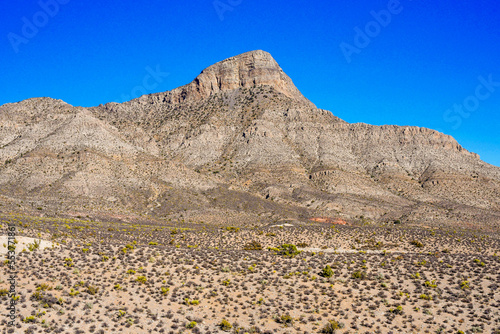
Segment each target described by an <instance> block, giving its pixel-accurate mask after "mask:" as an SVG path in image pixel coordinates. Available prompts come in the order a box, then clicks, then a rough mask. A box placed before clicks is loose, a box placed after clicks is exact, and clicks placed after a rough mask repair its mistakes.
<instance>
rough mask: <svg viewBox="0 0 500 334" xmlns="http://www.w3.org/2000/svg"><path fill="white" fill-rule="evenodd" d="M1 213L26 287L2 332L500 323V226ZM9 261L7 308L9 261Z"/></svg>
mask: <svg viewBox="0 0 500 334" xmlns="http://www.w3.org/2000/svg"><path fill="white" fill-rule="evenodd" d="M1 222H2V231H6V230H7V224H12V223H14V224H15V225H16V227H17V228H16V240H17V241H18V243H17V244H16V249H15V252H16V270H17V272H18V273H17V281H16V294H17V295H18V296H19V299H18V303H17V318H16V327H8V326H7V321H8V319H7V318H6V317H4V318H3V319H2V320H1V322H0V328H1V332H2V333H52V332H53V333H223V332H231V333H334V332H335V333H500V292H499V289H498V287H499V284H500V242H499V241H500V239H499V237H498V234H497V233H491V232H481V231H477V230H472V229H468V230H466V229H452V228H449V227H446V228H441V229H440V228H430V227H419V226H410V225H405V224H404V223H399V222H396V223H388V224H375V223H370V222H356V223H350V224H348V225H334V224H331V223H326V224H325V223H318V222H314V221H303V222H301V221H295V222H292V223H286V224H280V223H275V224H269V225H267V226H216V225H209V224H206V223H203V222H188V221H182V220H180V221H174V220H171V221H166V222H164V223H154V224H150V225H147V224H133V223H130V222H128V223H125V222H117V221H115V222H100V221H93V220H91V219H83V218H80V219H75V218H73V219H56V218H46V217H30V216H23V215H12V214H11V215H4V216H2V218H1ZM30 238H31V239H30ZM6 240H7V238H6V236H4V237H3V239H2V243H3V244H0V247H1V248H2V257H3V258H5V254H6V249H7V245H6ZM37 240H41V243H40V246H39V247H37ZM287 245H288V246H287ZM292 245H293V246H292ZM327 266H328V267H327ZM0 273H1V276H0V277H1V279H0V296H1V297H0V300H1V302H2V304H1V305H2V307H3V309H4V310H3V312H2V314H6V308H7V305H8V303H9V294H8V289H9V286H10V285H9V284H8V282H7V280H6V277H8V274H9V266H8V261H5V260H2V263H1V266H0Z"/></svg>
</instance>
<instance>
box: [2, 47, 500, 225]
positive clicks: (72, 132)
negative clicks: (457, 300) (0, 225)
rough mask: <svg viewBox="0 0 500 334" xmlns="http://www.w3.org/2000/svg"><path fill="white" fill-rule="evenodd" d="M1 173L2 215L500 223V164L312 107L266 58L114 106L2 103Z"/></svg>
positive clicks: (245, 57)
mask: <svg viewBox="0 0 500 334" xmlns="http://www.w3.org/2000/svg"><path fill="white" fill-rule="evenodd" d="M0 165H1V167H0V189H1V194H2V196H3V197H2V199H3V201H2V202H3V206H2V207H0V211H9V210H11V211H16V210H22V211H30V210H32V211H35V212H39V211H41V212H42V213H43V214H47V215H63V214H74V215H76V214H78V215H90V216H103V217H111V216H117V217H120V218H121V219H127V217H129V218H130V217H135V218H137V217H144V216H145V215H146V218H145V219H169V218H171V217H178V216H180V215H182V216H183V217H184V218H186V219H190V220H205V221H207V220H209V221H214V222H221V223H229V222H232V223H242V222H247V221H249V222H255V221H262V222H264V221H268V220H277V219H298V220H306V219H308V218H310V217H313V216H318V215H321V216H328V217H342V218H345V219H347V220H350V221H354V220H357V221H360V220H367V219H369V220H373V221H393V220H402V221H404V222H408V223H425V224H472V225H477V226H481V227H488V228H491V227H494V226H498V224H499V222H500V168H498V167H495V166H492V165H489V164H487V163H485V162H483V161H481V160H480V159H479V157H478V156H477V155H476V154H474V153H470V152H468V151H467V150H465V149H464V148H462V147H461V146H460V145H459V144H458V143H457V142H456V141H455V140H454V139H453V138H452V137H450V136H447V135H445V134H442V133H439V132H436V131H433V130H429V129H425V128H419V127H407V126H405V127H400V126H372V125H367V124H349V123H346V122H344V121H343V120H341V119H339V118H337V117H335V116H334V115H333V114H332V113H331V112H329V111H326V110H321V109H318V108H316V107H315V106H314V105H313V104H312V103H311V102H310V101H308V100H307V99H306V98H305V97H304V96H303V95H302V94H301V93H300V92H299V91H298V90H297V88H296V87H295V86H294V85H293V83H292V81H291V79H290V78H289V77H288V76H287V75H286V74H285V73H284V72H283V70H282V69H281V68H280V67H279V65H278V64H277V63H276V61H275V60H274V59H273V58H272V57H271V55H270V54H269V53H266V52H264V51H252V52H248V53H245V54H242V55H239V56H236V57H232V58H229V59H226V60H224V61H222V62H219V63H217V64H215V65H213V66H210V67H209V68H207V69H205V70H204V71H202V72H201V74H200V75H199V76H198V77H197V78H196V79H195V80H194V81H193V82H191V83H189V84H187V85H185V86H182V87H179V88H177V89H174V90H172V91H170V92H164V93H157V94H151V95H145V96H142V97H140V98H137V99H135V100H132V101H129V102H125V103H122V104H117V103H109V104H106V105H101V106H98V107H94V108H81V107H73V106H70V105H68V104H66V103H64V102H62V101H59V100H53V99H49V98H39V99H29V100H25V101H22V102H19V103H14V104H6V105H4V106H1V107H0ZM0 203H1V202H0Z"/></svg>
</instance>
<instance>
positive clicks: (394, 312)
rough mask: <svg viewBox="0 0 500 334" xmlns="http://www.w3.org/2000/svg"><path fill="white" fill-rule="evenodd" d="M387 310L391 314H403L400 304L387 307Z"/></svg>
mask: <svg viewBox="0 0 500 334" xmlns="http://www.w3.org/2000/svg"><path fill="white" fill-rule="evenodd" d="M389 312H390V313H393V314H403V307H402V306H401V305H398V306H396V307H395V308H391V309H389Z"/></svg>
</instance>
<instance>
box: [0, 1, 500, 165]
mask: <svg viewBox="0 0 500 334" xmlns="http://www.w3.org/2000/svg"><path fill="white" fill-rule="evenodd" d="M0 43H1V45H0V78H1V80H0V104H4V103H8V102H17V101H20V100H23V99H26V98H30V97H39V96H49V97H52V98H57V99H62V100H64V101H66V102H68V103H70V104H72V105H80V106H94V105H99V104H101V103H106V102H110V101H117V102H120V101H124V100H127V99H131V98H134V97H136V96H138V95H140V94H142V93H144V92H145V93H154V92H160V91H166V90H170V89H173V88H175V87H178V86H181V85H183V84H186V83H189V82H190V81H191V80H192V79H194V78H195V77H196V76H197V75H198V74H199V72H201V70H202V69H204V68H205V67H207V66H209V65H211V64H213V63H215V62H217V61H220V60H222V59H225V58H227V57H230V56H234V55H237V54H240V53H243V52H246V51H250V50H256V49H262V50H266V51H268V52H270V53H271V54H272V55H273V56H274V58H275V59H276V60H277V61H278V63H279V64H280V65H281V67H282V68H283V69H284V71H285V72H286V73H287V74H288V75H289V76H290V77H291V78H292V80H293V81H294V83H295V84H296V86H297V87H298V88H299V89H300V90H301V91H302V92H303V93H304V95H305V96H306V97H307V98H309V99H310V100H311V101H312V102H314V103H315V104H316V105H317V106H318V107H320V108H323V109H327V110H330V111H332V112H333V113H334V114H335V115H336V116H338V117H340V118H342V119H344V120H346V121H348V122H364V123H370V124H376V125H382V124H397V125H415V126H422V127H428V128H432V129H436V130H438V131H442V132H444V133H446V134H450V135H452V136H453V137H455V138H456V139H457V140H458V142H459V143H460V144H461V145H462V146H464V147H465V148H466V149H468V150H470V151H473V152H476V153H478V154H480V155H481V158H482V159H483V160H485V161H486V162H489V163H492V164H495V165H497V166H500V135H499V133H500V131H499V125H500V66H499V65H500V5H499V4H498V2H497V1H495V0H476V1H463V0H454V1H451V0H442V1H430V0H413V1H412V0H400V1H395V0H391V1H387V0H386V1H379V0H370V1H368V0H359V1H355V2H352V1H349V2H348V1H342V2H339V3H337V2H336V1H311V2H305V1H298V0H288V1H281V0H277V1H272V2H270V1H263V0H252V1H250V0H216V1H214V0H207V1H205V0H204V1H197V0H194V1H185V2H184V1H165V0H163V1H158V0H152V1H147V0H146V1H143V2H137V1H129V0H120V1H117V0H107V1H105V2H104V1H99V2H97V1H81V0H80V1H78V0H42V1H32V0H24V1H23V2H22V6H21V5H19V2H18V1H5V2H4V3H3V8H2V19H1V20H0Z"/></svg>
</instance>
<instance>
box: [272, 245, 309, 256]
mask: <svg viewBox="0 0 500 334" xmlns="http://www.w3.org/2000/svg"><path fill="white" fill-rule="evenodd" d="M269 250H272V251H275V252H276V253H277V254H279V255H282V256H285V257H295V256H296V255H298V254H300V253H301V251H299V250H297V246H295V245H292V244H283V245H281V246H280V247H278V248H273V247H269Z"/></svg>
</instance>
